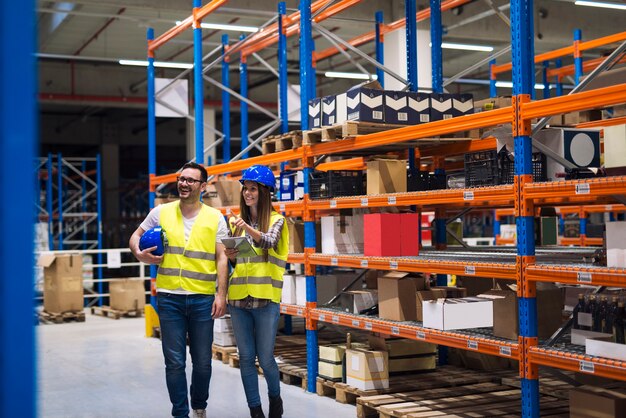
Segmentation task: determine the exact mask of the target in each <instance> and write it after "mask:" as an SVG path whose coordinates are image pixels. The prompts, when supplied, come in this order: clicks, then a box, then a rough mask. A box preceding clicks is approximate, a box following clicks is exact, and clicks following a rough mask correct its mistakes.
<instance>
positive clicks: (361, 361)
mask: <svg viewBox="0 0 626 418" xmlns="http://www.w3.org/2000/svg"><path fill="white" fill-rule="evenodd" d="M388 364H389V355H388V353H387V352H386V351H373V350H366V349H359V348H351V349H347V350H346V383H347V384H348V385H350V386H352V387H355V388H357V389H361V390H370V389H387V388H389V368H388Z"/></svg>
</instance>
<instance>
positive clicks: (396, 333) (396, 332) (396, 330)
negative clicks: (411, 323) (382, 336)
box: [391, 327, 400, 335]
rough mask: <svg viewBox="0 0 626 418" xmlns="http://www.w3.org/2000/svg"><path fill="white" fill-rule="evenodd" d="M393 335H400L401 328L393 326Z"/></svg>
mask: <svg viewBox="0 0 626 418" xmlns="http://www.w3.org/2000/svg"><path fill="white" fill-rule="evenodd" d="M391 335H400V328H398V327H391Z"/></svg>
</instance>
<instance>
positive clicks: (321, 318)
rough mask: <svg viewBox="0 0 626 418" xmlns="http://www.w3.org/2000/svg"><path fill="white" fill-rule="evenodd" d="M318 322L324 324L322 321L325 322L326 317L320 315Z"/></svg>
mask: <svg viewBox="0 0 626 418" xmlns="http://www.w3.org/2000/svg"><path fill="white" fill-rule="evenodd" d="M319 320H320V321H322V322H324V321H325V320H326V315H324V314H321V315H320V319H319Z"/></svg>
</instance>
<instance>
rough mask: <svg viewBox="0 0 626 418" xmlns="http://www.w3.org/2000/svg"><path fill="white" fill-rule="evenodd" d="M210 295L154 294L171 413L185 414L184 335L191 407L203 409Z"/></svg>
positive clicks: (210, 324)
mask: <svg viewBox="0 0 626 418" xmlns="http://www.w3.org/2000/svg"><path fill="white" fill-rule="evenodd" d="M214 299H215V297H214V296H212V295H200V294H195V295H177V294H172V293H164V292H159V293H158V296H157V301H158V308H159V322H160V326H161V345H162V347H163V356H164V357H165V381H166V383H167V391H168V392H169V395H170V401H171V402H172V416H174V417H187V416H188V414H189V402H188V400H187V375H186V374H185V360H186V359H187V336H188V335H189V352H190V354H191V362H192V372H191V387H190V388H189V391H190V395H191V408H192V409H206V406H207V400H208V399H209V382H210V381H211V356H212V349H211V346H212V345H213V318H211V309H212V307H213V301H214Z"/></svg>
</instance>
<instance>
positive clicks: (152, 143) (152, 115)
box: [146, 28, 157, 309]
mask: <svg viewBox="0 0 626 418" xmlns="http://www.w3.org/2000/svg"><path fill="white" fill-rule="evenodd" d="M146 37H147V39H148V41H152V40H154V29H152V28H148V31H147V35H146ZM147 87H148V97H147V101H148V174H149V176H150V177H152V176H156V112H155V109H156V108H155V102H156V96H155V86H154V54H153V53H152V52H150V51H149V52H148V82H147ZM154 195H155V192H154V190H153V189H152V188H150V192H149V193H148V202H149V204H150V208H153V207H154V198H155V196H154ZM156 273H157V268H156V266H150V290H151V291H150V304H151V305H152V307H153V308H154V309H157V301H156V293H155V291H154V290H155V289H156V287H155V281H156Z"/></svg>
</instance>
